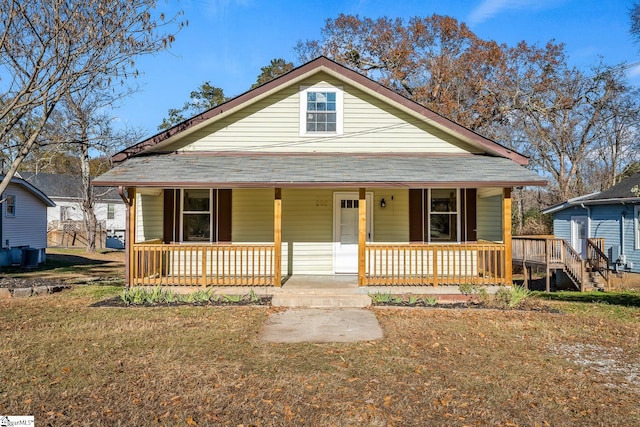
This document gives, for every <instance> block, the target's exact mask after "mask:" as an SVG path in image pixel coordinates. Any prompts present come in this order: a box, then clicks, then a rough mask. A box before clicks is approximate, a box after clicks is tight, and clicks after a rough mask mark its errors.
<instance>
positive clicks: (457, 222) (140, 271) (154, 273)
mask: <svg viewBox="0 0 640 427" xmlns="http://www.w3.org/2000/svg"><path fill="white" fill-rule="evenodd" d="M392 190H393V191H391V190H390V189H374V188H367V187H360V188H358V189H350V190H348V189H343V188H333V189H324V190H315V191H316V192H315V193H314V190H305V189H285V193H286V194H287V197H285V198H284V200H285V206H284V208H283V189H282V188H280V187H277V188H273V189H271V190H269V189H262V190H261V191H260V193H258V192H256V191H253V192H252V193H250V192H248V191H241V190H237V191H236V192H235V193H234V194H235V195H236V196H235V199H234V203H233V206H234V209H233V211H234V212H235V214H234V216H233V220H231V219H229V222H234V223H235V224H236V227H235V228H234V230H235V231H234V232H233V233H232V232H229V235H228V240H230V241H228V242H224V241H217V242H193V241H179V240H184V233H187V231H185V229H184V227H183V226H177V225H176V221H175V218H174V221H168V219H167V217H168V216H169V215H174V217H175V216H179V215H180V212H179V211H178V212H177V213H176V209H175V206H176V203H174V204H173V207H172V208H170V209H166V208H165V209H164V211H165V213H164V218H163V219H162V220H161V221H160V222H161V223H162V228H163V229H165V230H167V229H168V230H169V231H170V232H173V237H174V238H173V239H172V238H171V237H166V236H165V237H163V238H154V239H145V238H144V237H145V233H141V232H140V229H141V223H143V225H144V222H145V221H146V222H149V218H151V217H153V212H152V210H151V208H150V206H153V205H154V204H156V205H158V204H160V202H155V201H151V202H150V201H149V200H150V198H153V197H154V196H153V195H152V193H153V194H156V197H159V196H160V195H161V196H162V197H163V198H164V199H165V200H164V201H166V199H167V198H171V197H174V198H175V196H172V195H171V194H173V195H175V194H178V193H176V192H175V190H173V193H167V191H166V190H164V191H163V192H158V191H156V192H155V193H154V192H150V191H148V189H144V188H140V189H138V190H137V189H136V188H133V187H129V188H127V198H126V199H127V203H128V205H129V230H128V233H129V235H128V239H127V241H128V242H133V243H132V244H131V245H128V254H127V261H128V262H127V272H126V275H127V283H128V284H130V285H141V286H158V285H162V286H201V287H208V286H215V287H223V286H234V287H243V286H249V287H258V286H267V287H280V286H282V285H283V284H287V283H292V282H290V280H292V278H295V277H296V276H298V275H308V274H309V271H310V270H309V269H313V268H316V267H314V266H311V267H309V266H306V267H301V265H302V264H304V263H306V264H309V263H315V264H327V265H328V267H324V268H325V270H326V271H325V273H324V274H320V275H319V276H321V275H324V276H325V277H349V278H352V279H353V282H354V283H355V284H357V286H360V287H362V286H367V287H373V286H394V287H398V286H413V287H415V286H433V287H437V286H439V285H459V284H467V283H470V284H476V285H483V286H490V285H507V284H510V283H511V258H510V257H511V248H510V246H509V245H510V242H511V228H510V224H511V220H510V218H511V192H510V189H509V188H502V189H494V190H493V192H492V193H491V196H490V198H491V199H492V200H493V202H492V203H493V205H494V209H493V213H494V214H495V213H497V214H498V215H499V216H500V217H499V218H492V219H491V221H493V222H495V223H498V224H499V225H498V227H497V229H498V232H499V234H500V235H498V236H496V235H495V233H494V236H493V237H494V240H493V241H489V240H482V239H479V238H476V239H474V240H470V239H466V237H468V236H470V235H472V234H473V236H474V237H476V236H477V233H476V230H475V225H468V226H465V225H464V224H466V223H467V222H468V221H467V219H466V217H467V216H470V215H467V213H466V211H465V212H464V214H463V209H462V208H463V207H465V206H466V208H469V210H471V203H470V202H468V201H466V198H467V193H468V194H473V197H476V195H477V191H476V189H474V191H473V192H471V191H469V192H467V190H464V191H463V190H462V189H456V190H455V191H456V192H457V193H456V194H457V195H458V196H457V201H456V202H455V204H454V205H455V206H456V208H455V209H453V208H451V210H452V212H454V213H448V215H449V217H450V221H451V224H450V225H451V226H452V228H453V227H454V226H455V227H456V230H453V229H452V230H451V231H450V233H451V234H452V235H455V236H454V238H455V240H456V241H453V242H428V241H427V242H424V241H422V242H416V241H412V239H411V238H410V237H411V236H410V234H411V232H410V231H409V228H410V227H409V224H407V223H408V222H409V218H406V217H408V216H410V215H409V214H408V212H407V211H408V210H410V209H411V207H410V205H411V202H410V200H409V199H410V192H411V190H410V189H402V190H399V189H392ZM154 191H155V190H154ZM496 191H498V194H496ZM249 193H250V197H249V195H248V194H249ZM391 193H393V195H391V196H388V194H391ZM420 193H423V194H426V190H425V191H424V192H423V191H422V190H421V191H420ZM220 194H222V193H220ZM257 194H261V195H262V196H260V197H262V198H263V199H264V198H265V196H264V194H271V196H270V198H271V202H270V203H269V204H270V205H271V207H270V208H269V209H268V210H269V211H270V215H266V214H265V211H261V215H260V217H261V218H263V219H264V218H265V217H267V216H269V221H270V222H271V224H270V226H269V227H268V228H269V229H270V230H269V231H268V232H266V231H260V229H261V228H265V227H261V226H260V225H259V224H255V222H256V221H255V220H254V221H253V222H251V223H252V225H251V227H252V228H253V230H252V231H251V232H250V233H248V232H246V231H240V227H244V228H246V227H248V225H247V224H248V223H249V222H250V221H245V220H243V218H244V217H245V216H246V215H245V213H241V212H247V209H246V208H243V210H242V211H241V207H242V204H243V200H244V199H248V198H251V199H252V201H253V203H251V206H252V210H253V211H260V210H261V209H262V208H264V209H266V202H265V201H264V200H257V198H258V197H257V196H256V195H257ZM309 194H311V195H312V196H313V197H311V196H309ZM326 194H332V195H333V201H330V200H329V201H328V200H327V199H328V197H325V196H323V195H326ZM345 194H346V195H352V196H355V198H353V197H351V196H349V197H345V198H340V197H339V196H341V195H345ZM434 194H435V193H434ZM487 194H489V193H487ZM303 195H304V197H307V199H309V200H312V201H313V203H315V205H314V206H313V209H310V208H308V207H307V208H305V209H303V208H302V207H301V206H303V205H305V203H307V202H308V200H307V201H306V202H305V200H306V199H305V198H304V197H303ZM385 195H387V199H386V201H385V199H384V196H385ZM394 195H395V197H394ZM183 197H184V194H183ZM229 197H230V196H229ZM469 197H471V196H469ZM223 198H224V197H223V196H220V195H219V196H218V197H217V198H215V200H216V203H217V204H218V206H221V205H222V204H223V202H221V200H223ZM243 198H244V199H243ZM213 199H214V198H212V200H213ZM351 199H353V200H351ZM342 200H347V201H349V203H342V206H343V207H342V208H341V206H340V204H341V202H342ZM391 203H397V204H398V206H396V207H395V208H394V207H393V206H386V205H388V204H391ZM425 203H426V202H425V201H422V207H421V210H422V211H424V204H425ZM179 204H180V203H179ZM324 204H327V205H328V206H324ZM414 204H415V203H414ZM182 205H184V203H182ZM306 205H308V203H307V204H306ZM260 206H261V207H262V208H261V207H260ZM392 208H393V210H394V212H395V211H397V213H396V214H395V217H393V216H392V215H391V214H390V213H389V212H390V210H392ZM283 209H284V212H285V215H284V217H285V220H284V225H285V227H284V231H283ZM387 209H388V210H387ZM220 210H221V211H222V210H224V209H223V208H220ZM230 210H231V209H230ZM316 211H320V212H321V213H322V214H321V215H319V216H318V217H317V218H315V219H314V212H316ZM340 211H342V212H343V217H344V218H341V217H340ZM496 211H497V212H496ZM346 213H349V215H351V213H353V215H352V218H353V219H354V221H355V222H354V223H353V224H351V222H353V221H350V220H349V218H348V215H347V214H346ZM488 213H489V212H488V211H484V210H483V208H482V207H480V206H479V213H478V214H477V213H476V209H475V203H474V211H473V217H474V221H472V222H469V224H475V222H476V221H475V217H476V216H477V215H483V216H486V215H487V214H488ZM374 214H375V221H374V220H373V218H372V216H373V215H374ZM331 215H333V217H331ZM455 215H459V217H457V218H456V217H455ZM145 216H146V219H145ZM327 216H329V217H328V218H327ZM423 216H424V215H423ZM320 218H325V219H324V220H322V219H320ZM398 218H401V219H400V220H399V219H398ZM224 221H227V219H224V220H223V222H224ZM323 221H325V222H329V225H327V226H325V225H323V224H322V222H323ZM168 222H172V223H171V224H168ZM211 222H212V223H213V224H214V227H213V228H216V227H218V229H217V230H216V232H215V233H212V234H215V235H216V236H224V235H225V232H224V231H223V230H222V228H223V227H222V226H218V224H219V223H220V221H218V220H211ZM263 225H264V224H263ZM349 226H352V227H353V229H354V230H355V232H354V233H353V236H349V233H348V232H345V233H344V236H346V237H341V236H340V234H339V232H340V229H342V231H344V229H345V228H348V227H349ZM313 227H315V228H318V229H322V228H323V227H324V228H325V229H328V231H327V230H325V232H324V235H326V238H324V237H323V238H317V237H316V238H308V233H307V234H305V233H304V231H299V230H301V229H308V228H313ZM424 227H429V226H428V224H426V225H424V226H423V228H424ZM477 227H479V228H482V225H481V224H478V226H477ZM147 228H151V227H147ZM156 228H159V226H156ZM392 228H399V229H401V230H402V231H401V232H398V233H396V235H395V236H394V235H393V233H392V232H390V231H388V230H390V229H392ZM467 228H469V230H467ZM471 228H474V230H473V233H472V232H471V231H472V230H471ZM494 228H496V227H494ZM176 230H177V231H176ZM374 232H375V234H374ZM180 233H182V234H183V235H182V238H181V239H177V238H175V237H177V234H180ZM243 233H245V234H246V235H243ZM269 233H271V239H268V238H267V234H269ZM336 233H338V234H336ZM424 233H425V231H424V230H422V229H421V230H420V231H419V234H422V235H424ZM170 234H171V233H170ZM248 234H250V235H251V237H253V236H258V237H261V238H260V239H259V240H260V241H259V242H251V241H243V240H250V239H249V237H248V236H247V235H248ZM329 234H333V236H331V235H329ZM414 234H415V233H414ZM232 236H233V237H234V238H233V239H232V238H231V237H232ZM283 236H284V238H283ZM301 236H303V237H301ZM304 236H307V237H304ZM398 236H404V240H405V241H402V239H401V238H398ZM391 237H396V238H394V239H391ZM175 240H178V241H175ZM301 240H303V241H302V242H301ZM313 240H315V241H313ZM398 240H400V242H399V241H398ZM424 240H427V239H424ZM342 243H345V244H344V245H343V244H342ZM345 248H346V249H345ZM338 251H342V252H339V253H338ZM337 255H340V256H341V257H342V258H340V259H338V258H337ZM345 259H346V260H349V259H353V270H352V271H349V269H350V268H351V267H350V266H349V265H346V266H345V265H340V263H344V260H345ZM299 260H302V261H299ZM348 262H351V261H348ZM317 268H320V267H317ZM343 273H353V274H352V275H348V274H343Z"/></svg>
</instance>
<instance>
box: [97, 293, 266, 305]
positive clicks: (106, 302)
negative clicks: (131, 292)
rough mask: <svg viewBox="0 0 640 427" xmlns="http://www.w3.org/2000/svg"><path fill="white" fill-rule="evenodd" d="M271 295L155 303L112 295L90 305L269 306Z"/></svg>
mask: <svg viewBox="0 0 640 427" xmlns="http://www.w3.org/2000/svg"><path fill="white" fill-rule="evenodd" d="M271 298H272V297H271V296H270V295H269V296H263V297H260V298H258V299H257V300H254V301H251V300H249V299H248V298H247V299H243V300H240V301H225V300H223V299H219V300H209V302H206V303H204V302H170V303H155V304H127V303H125V302H124V301H122V298H120V297H113V298H109V299H106V300H102V301H98V302H97V303H95V304H92V305H91V307H180V306H194V307H216V306H218V307H225V306H233V307H236V306H260V305H261V306H270V305H271Z"/></svg>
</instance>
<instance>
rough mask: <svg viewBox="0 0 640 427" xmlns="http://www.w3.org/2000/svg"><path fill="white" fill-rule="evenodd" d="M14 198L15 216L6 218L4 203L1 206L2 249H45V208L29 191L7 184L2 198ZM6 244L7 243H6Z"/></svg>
mask: <svg viewBox="0 0 640 427" xmlns="http://www.w3.org/2000/svg"><path fill="white" fill-rule="evenodd" d="M7 195H14V196H16V214H15V216H7V215H6V212H7V211H6V209H7V205H6V203H3V204H2V205H1V206H2V240H3V241H2V242H1V245H0V246H2V247H17V246H30V247H32V248H37V249H42V248H46V247H47V207H46V205H45V204H44V203H43V202H42V200H40V199H39V198H37V197H36V196H34V195H33V194H32V193H31V192H30V191H28V190H26V189H25V188H24V187H22V186H20V185H15V184H12V183H9V186H8V187H7V190H6V191H5V192H4V194H3V197H4V196H7ZM7 242H8V243H7Z"/></svg>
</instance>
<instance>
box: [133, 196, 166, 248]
mask: <svg viewBox="0 0 640 427" xmlns="http://www.w3.org/2000/svg"><path fill="white" fill-rule="evenodd" d="M163 202H164V197H163V195H162V193H160V195H157V196H156V195H149V194H139V193H137V194H136V242H144V241H146V240H153V239H162V232H163V220H164V219H163V216H164V212H163Z"/></svg>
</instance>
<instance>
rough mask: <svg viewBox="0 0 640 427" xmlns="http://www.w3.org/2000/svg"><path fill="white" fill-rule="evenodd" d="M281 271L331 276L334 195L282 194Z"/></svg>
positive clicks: (298, 191) (319, 192)
mask: <svg viewBox="0 0 640 427" xmlns="http://www.w3.org/2000/svg"><path fill="white" fill-rule="evenodd" d="M282 252H283V253H282V271H283V273H285V272H286V273H287V274H331V273H332V272H333V191H332V190H330V189H320V190H303V189H284V190H283V191H282Z"/></svg>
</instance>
